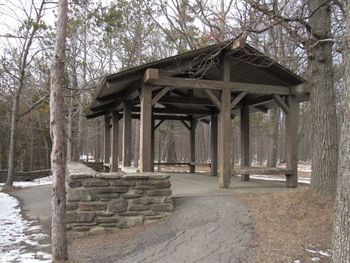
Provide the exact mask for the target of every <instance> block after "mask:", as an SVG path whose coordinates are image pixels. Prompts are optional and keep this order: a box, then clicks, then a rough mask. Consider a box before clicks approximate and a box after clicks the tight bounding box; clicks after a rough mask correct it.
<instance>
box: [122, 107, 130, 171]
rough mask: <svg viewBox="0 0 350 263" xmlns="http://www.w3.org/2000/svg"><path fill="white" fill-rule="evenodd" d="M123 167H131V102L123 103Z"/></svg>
mask: <svg viewBox="0 0 350 263" xmlns="http://www.w3.org/2000/svg"><path fill="white" fill-rule="evenodd" d="M122 163H123V166H131V102H130V101H124V102H123V153H122Z"/></svg>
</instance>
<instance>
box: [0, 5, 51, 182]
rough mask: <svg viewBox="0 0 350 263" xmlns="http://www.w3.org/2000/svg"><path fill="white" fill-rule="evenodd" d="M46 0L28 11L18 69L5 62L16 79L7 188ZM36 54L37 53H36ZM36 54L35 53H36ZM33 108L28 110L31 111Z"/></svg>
mask: <svg viewBox="0 0 350 263" xmlns="http://www.w3.org/2000/svg"><path fill="white" fill-rule="evenodd" d="M44 4H45V0H43V1H42V2H41V3H40V5H39V7H38V8H37V7H36V6H35V5H34V4H33V5H32V6H31V11H30V12H29V13H28V17H27V19H28V21H27V23H28V25H30V26H27V27H26V30H25V32H24V34H23V38H22V42H23V43H22V45H21V49H20V56H19V59H20V62H19V67H18V70H16V71H15V72H12V70H11V69H9V68H8V67H7V66H8V65H7V64H6V63H3V66H4V68H5V69H6V72H7V73H9V74H10V75H11V76H12V77H13V78H14V79H15V83H16V85H15V88H14V92H13V100H12V109H11V129H10V147H9V157H8V174H7V180H6V185H5V188H8V187H11V186H12V184H13V177H14V174H15V160H16V143H17V124H18V121H19V119H20V118H21V117H23V116H24V115H25V114H19V105H20V98H21V93H22V90H23V88H24V83H25V79H26V77H27V68H28V66H29V64H30V62H31V61H32V60H33V57H31V54H30V51H31V47H32V44H33V41H34V38H35V37H36V33H37V32H38V31H39V29H40V21H41V19H42V16H43V10H44ZM32 13H34V14H35V18H34V21H32V17H31V16H32ZM35 54H36V53H35ZM35 54H34V55H35ZM30 110H31V109H29V110H28V111H26V113H29V112H30Z"/></svg>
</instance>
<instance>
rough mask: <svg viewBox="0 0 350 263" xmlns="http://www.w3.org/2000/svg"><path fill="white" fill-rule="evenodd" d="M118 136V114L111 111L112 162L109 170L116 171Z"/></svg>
mask: <svg viewBox="0 0 350 263" xmlns="http://www.w3.org/2000/svg"><path fill="white" fill-rule="evenodd" d="M118 137H119V114H118V112H115V111H113V112H112V143H111V146H112V151H111V154H112V158H111V159H112V162H111V169H110V172H112V173H113V172H118V161H119V160H118V148H119V147H118V146H119V145H118V144H119V143H118Z"/></svg>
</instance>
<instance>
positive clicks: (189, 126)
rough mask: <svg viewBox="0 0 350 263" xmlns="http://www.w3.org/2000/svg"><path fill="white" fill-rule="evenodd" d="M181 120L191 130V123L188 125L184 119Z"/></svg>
mask: <svg viewBox="0 0 350 263" xmlns="http://www.w3.org/2000/svg"><path fill="white" fill-rule="evenodd" d="M181 122H182V124H183V125H184V126H185V127H186V128H187V129H188V130H189V131H191V124H190V125H188V124H187V123H186V122H185V121H184V120H181Z"/></svg>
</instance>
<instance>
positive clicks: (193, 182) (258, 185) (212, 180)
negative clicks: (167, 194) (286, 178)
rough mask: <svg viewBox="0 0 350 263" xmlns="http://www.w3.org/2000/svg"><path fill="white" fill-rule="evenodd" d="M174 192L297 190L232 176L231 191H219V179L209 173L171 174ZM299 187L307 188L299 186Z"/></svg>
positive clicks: (220, 191) (175, 193) (280, 184)
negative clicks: (242, 179)
mask: <svg viewBox="0 0 350 263" xmlns="http://www.w3.org/2000/svg"><path fill="white" fill-rule="evenodd" d="M170 175H171V179H170V180H171V183H172V191H173V195H174V196H191V195H203V194H204V195H205V194H220V193H233V192H240V193H264V192H280V191H294V190H295V188H287V187H286V184H285V182H278V181H264V180H257V179H251V180H250V181H241V178H240V177H239V176H232V178H231V187H230V189H219V177H217V176H210V174H209V173H195V174H190V173H170ZM298 187H306V186H305V185H303V184H299V186H298Z"/></svg>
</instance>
